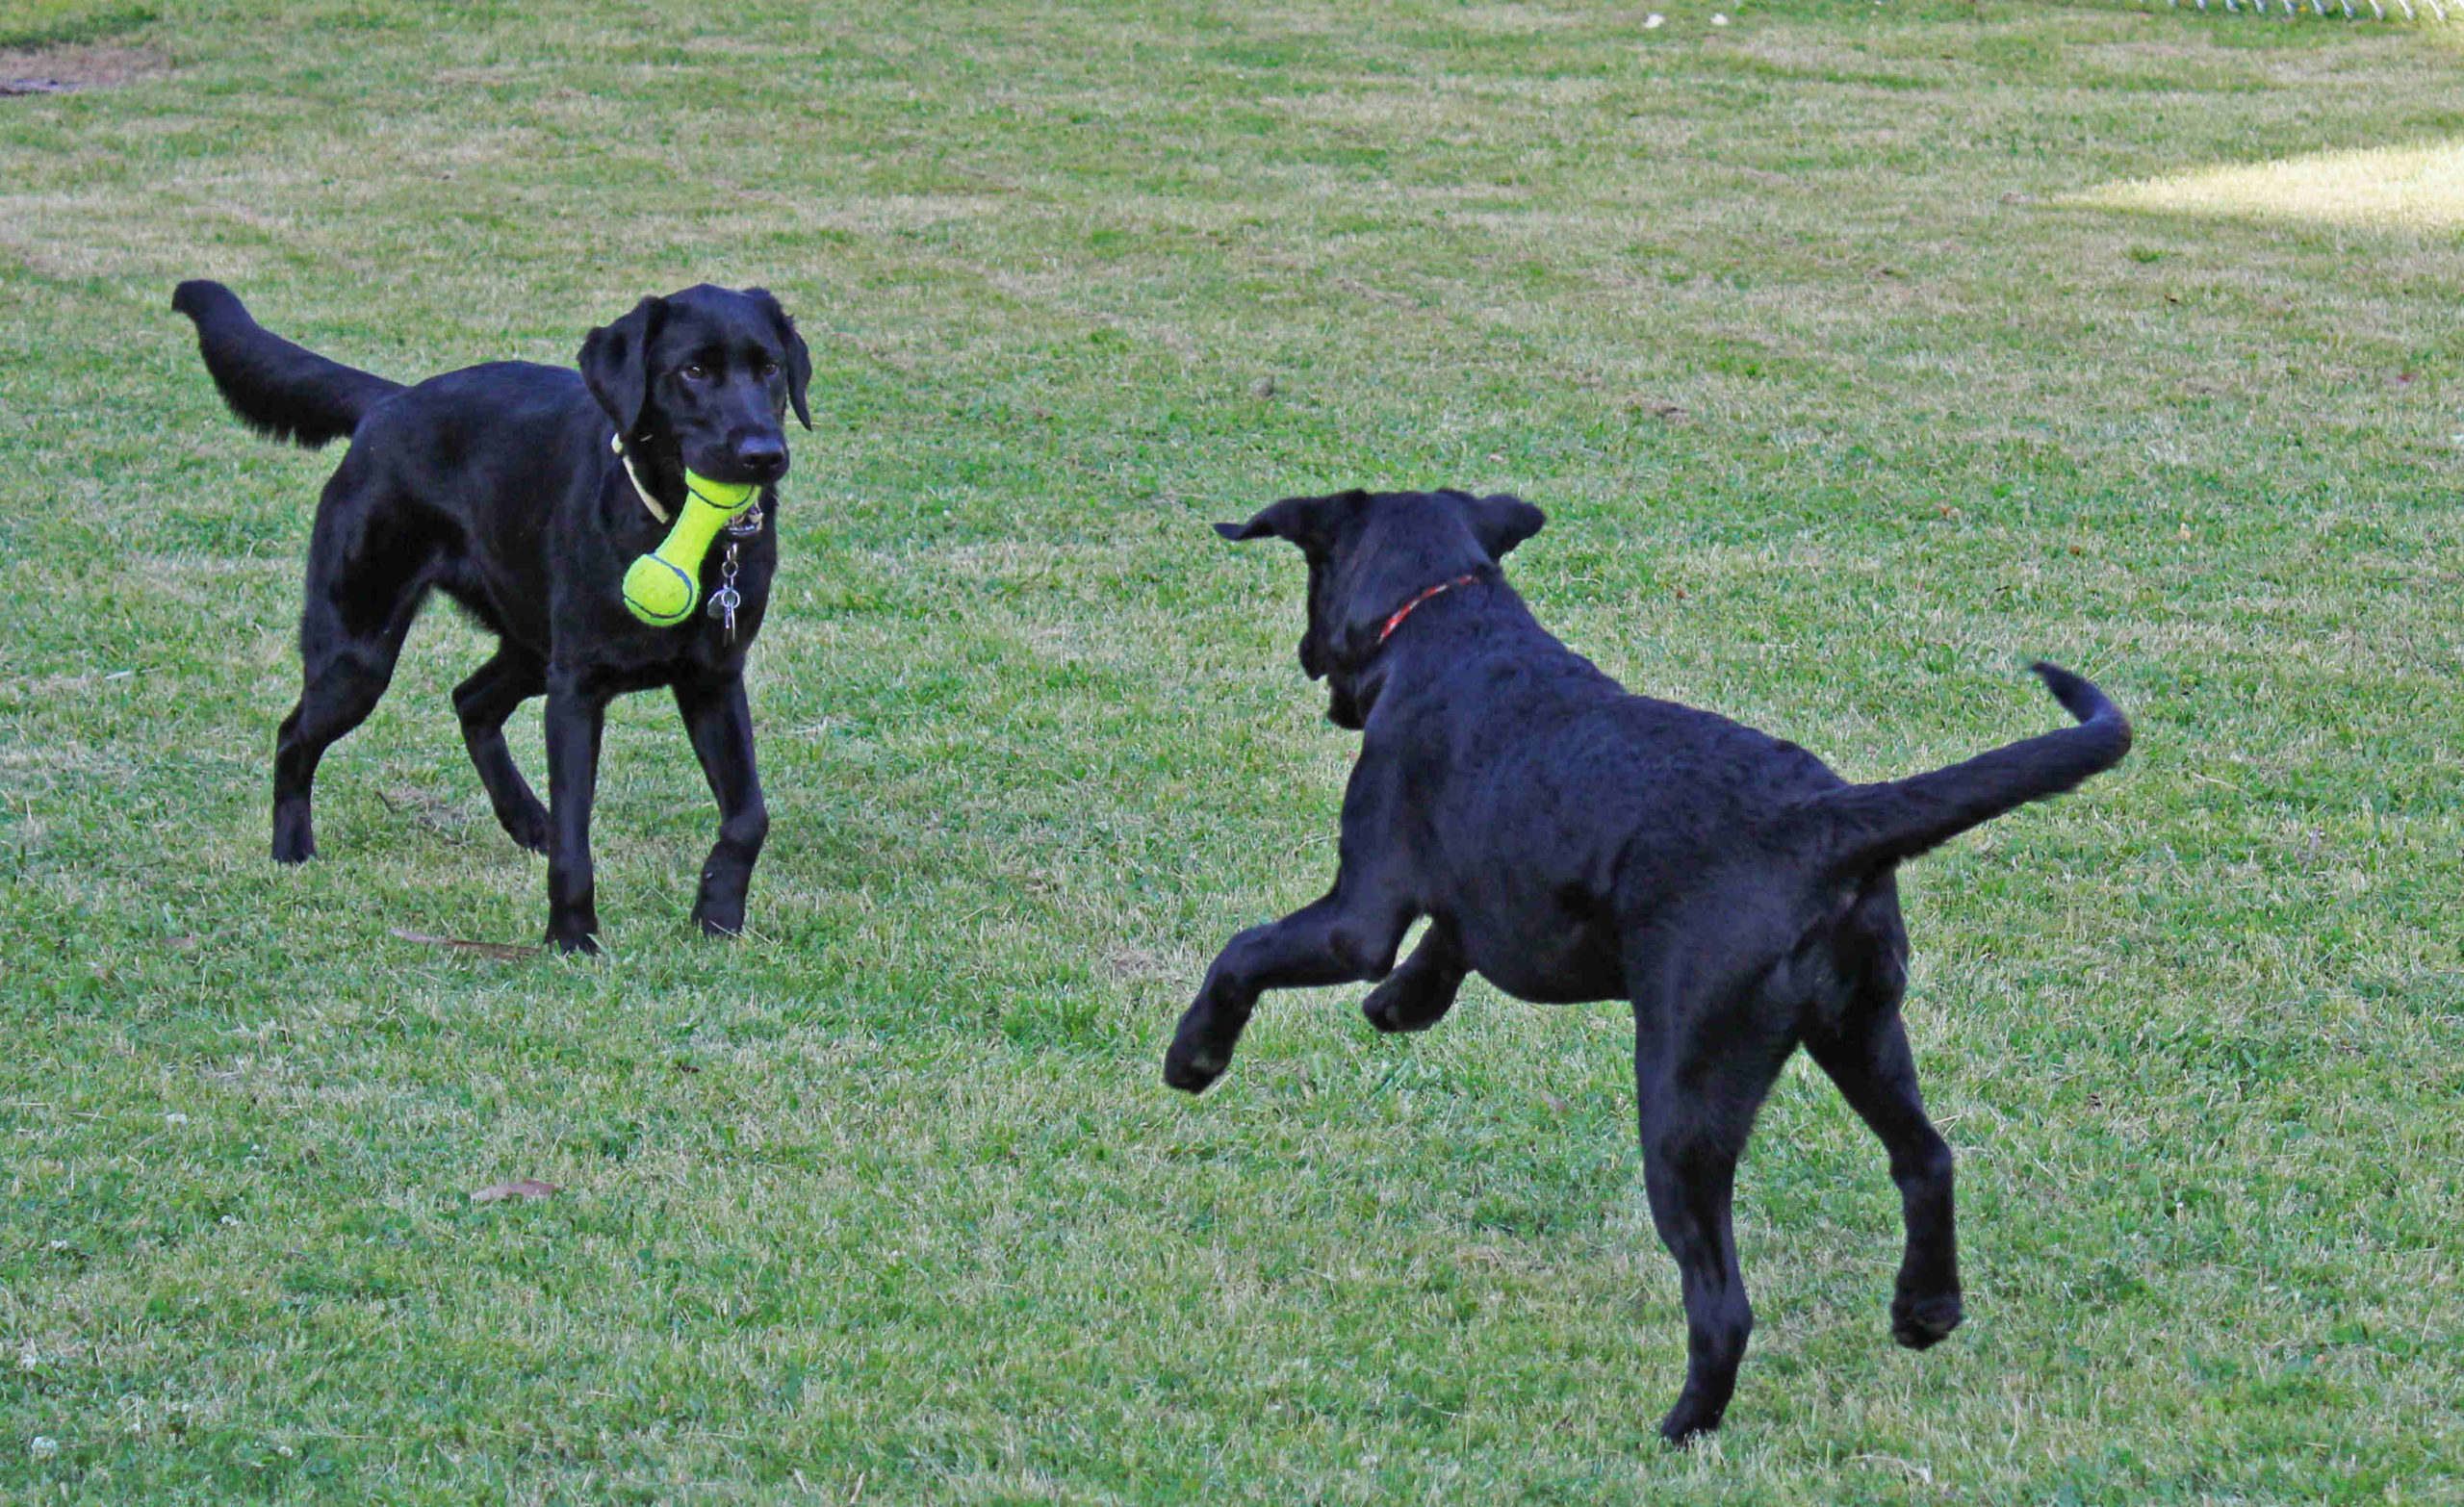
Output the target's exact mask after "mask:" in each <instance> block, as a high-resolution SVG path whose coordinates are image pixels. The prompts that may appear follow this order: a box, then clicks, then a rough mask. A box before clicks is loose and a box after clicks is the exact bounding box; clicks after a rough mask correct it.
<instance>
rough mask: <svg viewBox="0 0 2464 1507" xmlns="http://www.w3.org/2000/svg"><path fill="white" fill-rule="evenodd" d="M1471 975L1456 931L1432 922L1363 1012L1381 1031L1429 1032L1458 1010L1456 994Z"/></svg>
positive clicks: (1372, 992) (1365, 1003) (1363, 1003)
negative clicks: (1467, 976) (1418, 943)
mask: <svg viewBox="0 0 2464 1507" xmlns="http://www.w3.org/2000/svg"><path fill="white" fill-rule="evenodd" d="M1469 971H1470V970H1469V969H1468V968H1467V967H1466V966H1465V963H1464V960H1463V943H1462V939H1461V938H1460V937H1458V936H1456V935H1455V934H1454V929H1453V928H1452V927H1450V926H1448V925H1447V924H1446V923H1445V922H1444V921H1432V922H1430V923H1429V927H1428V931H1427V932H1426V933H1425V934H1424V935H1423V936H1422V937H1421V940H1420V945H1419V946H1418V947H1415V948H1413V949H1412V956H1411V957H1409V958H1404V959H1403V965H1402V966H1401V967H1399V968H1398V969H1396V970H1395V972H1394V975H1393V977H1391V978H1389V979H1388V980H1387V981H1386V982H1385V983H1381V984H1379V985H1378V986H1377V987H1376V988H1374V989H1372V990H1370V992H1369V998H1367V999H1365V1000H1363V1001H1361V1002H1360V1012H1361V1013H1362V1014H1364V1015H1366V1016H1368V1017H1369V1023H1370V1024H1371V1025H1373V1026H1375V1027H1376V1028H1377V1029H1378V1030H1380V1031H1426V1030H1427V1029H1428V1028H1429V1027H1431V1026H1434V1025H1436V1024H1437V1023H1438V1022H1439V1021H1441V1020H1444V1019H1445V1018H1446V1012H1447V1011H1448V1010H1450V1009H1453V1008H1454V991H1455V990H1457V989H1459V988H1461V987H1462V986H1463V976H1464V974H1466V973H1467V972H1469Z"/></svg>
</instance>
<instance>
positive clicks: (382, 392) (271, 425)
mask: <svg viewBox="0 0 2464 1507" xmlns="http://www.w3.org/2000/svg"><path fill="white" fill-rule="evenodd" d="M171 307H172V308H173V309H176V310H177V311H179V312H180V313H182V314H185V315H187V316H188V317H189V318H190V319H192V320H193V321H194V322H195V324H196V348H197V352H198V354H200V355H202V356H204V357H205V370H207V371H209V372H211V373H212V374H213V376H214V385H215V386H216V387H218V388H219V389H221V391H222V400H223V401H224V402H226V403H228V404H230V405H231V411H232V412H233V413H235V414H238V415H239V416H240V420H241V421H242V422H244V423H245V424H246V425H247V426H248V427H249V428H251V429H254V430H256V431H257V432H258V433H259V434H263V435H268V436H269V437H271V438H273V439H277V440H290V441H293V442H295V443H296V444H298V445H299V446H301V447H303V448H306V449H312V450H313V449H316V448H318V447H321V446H322V445H324V444H325V443H326V442H327V441H329V440H338V439H341V438H343V437H344V436H346V435H347V434H349V433H350V432H351V431H352V430H354V429H356V428H358V427H359V421H360V419H361V418H362V417H363V416H364V415H366V414H367V412H368V411H369V410H370V409H371V408H373V407H375V406H376V405H377V403H379V402H381V401H383V400H384V399H385V398H387V397H390V396H393V395H394V394H396V393H398V392H400V391H402V384H401V383H399V382H389V381H387V380H386V379H385V378H383V377H381V376H378V375H376V374H375V373H374V372H372V371H362V370H359V369H357V368H356V367H347V366H344V365H343V364H342V363H341V362H339V361H328V360H326V359H325V358H324V357H322V356H321V355H318V354H317V353H316V352H315V351H313V350H309V349H306V348H305V347H303V346H299V345H293V344H292V343H291V342H289V341H287V340H284V339H283V338H282V337H281V336H279V335H275V334H273V333H271V332H270V331H269V330H267V329H266V328H265V327H264V326H263V325H261V324H259V323H258V322H257V321H256V320H254V319H250V318H248V311H247V309H246V307H245V306H244V305H243V304H242V303H241V302H240V300H239V298H238V297H237V296H236V295H234V294H232V292H231V290H230V289H228V288H225V287H223V286H222V285H221V284H220V283H213V282H203V281H197V282H187V283H182V284H180V286H179V287H178V288H177V289H175V290H174V291H173V292H172V294H171Z"/></svg>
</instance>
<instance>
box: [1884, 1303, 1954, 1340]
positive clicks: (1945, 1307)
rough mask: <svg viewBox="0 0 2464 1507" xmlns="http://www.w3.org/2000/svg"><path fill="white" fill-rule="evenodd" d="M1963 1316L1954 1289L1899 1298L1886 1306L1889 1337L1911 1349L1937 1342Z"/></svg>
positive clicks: (1952, 1328)
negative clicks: (1922, 1296)
mask: <svg viewBox="0 0 2464 1507" xmlns="http://www.w3.org/2000/svg"><path fill="white" fill-rule="evenodd" d="M1965 1316H1966V1315H1965V1313H1964V1312H1963V1310H1962V1308H1961V1306H1960V1295H1959V1294H1958V1293H1956V1292H1943V1293H1938V1294H1936V1295H1935V1296H1933V1297H1928V1298H1916V1299H1910V1298H1901V1299H1899V1300H1897V1301H1896V1302H1894V1303H1892V1304H1891V1306H1890V1337H1891V1338H1892V1339H1893V1340H1896V1341H1899V1342H1900V1343H1901V1344H1904V1345H1906V1346H1908V1348H1910V1349H1912V1350H1924V1349H1930V1348H1932V1347H1933V1346H1934V1345H1936V1344H1938V1343H1939V1342H1940V1341H1941V1340H1942V1339H1943V1338H1944V1337H1945V1336H1947V1335H1948V1334H1949V1333H1950V1332H1951V1331H1952V1330H1954V1329H1957V1328H1958V1327H1959V1326H1960V1320H1961V1319H1962V1318H1964V1317H1965Z"/></svg>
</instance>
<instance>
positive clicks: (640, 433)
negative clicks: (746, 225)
mask: <svg viewBox="0 0 2464 1507" xmlns="http://www.w3.org/2000/svg"><path fill="white" fill-rule="evenodd" d="M579 364H580V367H581V376H582V380H583V381H584V382H585V383H587V384H588V385H589V387H590V395H591V396H593V397H596V398H597V399H599V406H600V407H602V408H603V409H605V410H607V417H608V418H610V419H612V420H614V421H616V432H617V433H618V434H619V435H622V436H623V437H624V440H625V447H626V448H627V449H628V450H630V451H634V452H636V453H641V454H646V455H649V456H651V457H654V458H655V460H659V461H673V462H675V463H676V464H679V465H680V466H682V467H683V468H684V469H685V470H688V471H692V472H695V473H699V474H701V475H704V476H707V477H709V478H710V479H711V480H713V481H729V482H751V483H757V484H758V483H764V482H772V481H776V480H778V479H779V478H780V477H782V476H783V475H785V474H786V473H787V440H786V431H785V426H784V421H785V418H786V413H787V409H788V407H789V406H790V405H792V406H793V407H794V408H795V411H796V419H797V421H799V422H800V423H802V424H803V425H804V426H805V427H806V428H808V429H809V428H811V427H812V416H811V415H810V414H809V413H808V412H806V410H805V384H806V383H808V382H809V381H810V380H811V379H812V357H811V356H810V355H809V353H807V351H806V349H805V343H804V338H803V337H802V336H800V335H798V334H797V333H796V321H795V320H793V319H788V318H787V312H786V311H785V310H784V309H782V308H780V307H779V300H778V299H776V298H773V297H772V296H770V294H769V293H768V291H766V290H764V289H760V288H747V289H745V290H743V291H742V292H741V293H739V292H737V291H736V290H734V289H732V288H713V287H710V286H709V285H708V284H706V283H705V284H703V285H701V286H700V287H696V288H687V289H685V290H684V291H683V292H682V293H677V294H668V295H667V296H666V297H664V298H645V299H643V300H642V301H641V302H640V303H637V304H635V305H634V306H633V311H632V312H631V313H630V314H628V315H626V316H625V317H624V318H623V319H618V320H617V321H616V322H615V323H613V324H607V325H603V326H601V327H600V328H598V329H595V330H592V331H591V332H590V338H589V339H588V340H585V341H583V342H582V346H581V360H580V363H579Z"/></svg>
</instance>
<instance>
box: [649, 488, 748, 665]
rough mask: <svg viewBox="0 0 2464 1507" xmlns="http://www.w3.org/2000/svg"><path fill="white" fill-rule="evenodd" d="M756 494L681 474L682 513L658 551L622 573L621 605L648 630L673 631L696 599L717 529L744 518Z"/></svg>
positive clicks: (689, 612) (655, 550)
mask: <svg viewBox="0 0 2464 1507" xmlns="http://www.w3.org/2000/svg"><path fill="white" fill-rule="evenodd" d="M759 491H760V489H759V488H758V487H755V486H752V485H750V484H748V483H744V482H734V481H712V480H711V479H710V478H709V477H707V476H697V475H695V474H694V473H691V472H689V471H688V472H686V473H684V493H685V496H684V508H683V511H681V512H680V513H678V514H677V516H676V526H674V527H673V528H670V529H669V530H668V531H667V537H666V538H665V539H664V540H662V541H660V543H659V547H658V548H657V549H654V550H652V551H651V552H650V553H648V554H646V555H643V556H642V557H641V558H640V559H638V560H635V561H634V562H633V563H632V565H631V566H629V567H628V568H627V570H626V572H625V605H626V606H628V607H630V608H631V609H632V611H633V616H635V617H637V618H639V619H641V620H642V621H643V622H645V623H647V624H649V625H650V626H653V627H674V626H676V625H678V624H679V623H681V622H683V621H684V620H685V619H686V618H689V617H691V616H692V615H693V606H694V603H695V602H697V601H698V600H701V596H702V557H703V556H704V555H706V554H708V553H709V552H710V541H711V540H713V539H716V538H717V537H719V530H720V529H722V528H725V527H726V526H728V524H732V523H733V522H735V521H736V520H737V519H738V518H741V517H743V516H744V510H745V509H746V508H749V507H751V506H752V505H753V499H754V497H755V495H756V494H757V493H758V492H759Z"/></svg>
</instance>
